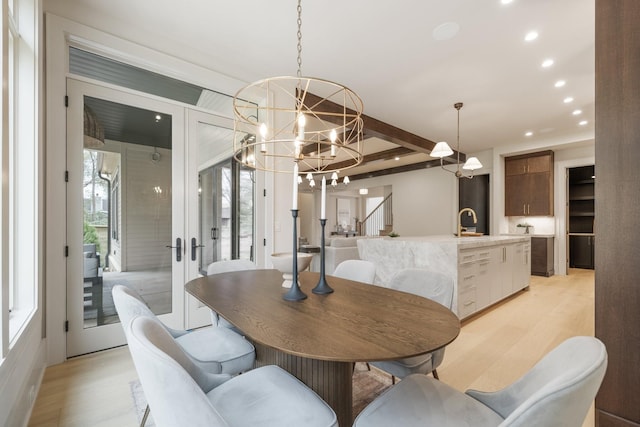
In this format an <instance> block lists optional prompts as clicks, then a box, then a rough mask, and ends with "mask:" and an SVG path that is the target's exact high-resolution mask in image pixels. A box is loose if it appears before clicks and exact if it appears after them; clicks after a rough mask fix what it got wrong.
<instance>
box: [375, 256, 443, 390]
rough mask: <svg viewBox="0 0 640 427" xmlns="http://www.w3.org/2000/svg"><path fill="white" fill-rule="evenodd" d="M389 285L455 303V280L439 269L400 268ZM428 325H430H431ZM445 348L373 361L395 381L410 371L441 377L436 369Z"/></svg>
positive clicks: (392, 287) (436, 300) (441, 302)
mask: <svg viewBox="0 0 640 427" xmlns="http://www.w3.org/2000/svg"><path fill="white" fill-rule="evenodd" d="M387 287H389V288H391V289H397V290H400V291H404V292H408V293H411V294H415V295H419V296H421V297H425V298H429V299H431V300H433V301H435V302H437V303H440V304H442V305H444V306H445V307H447V308H448V309H451V306H452V304H453V279H451V278H450V277H447V276H445V275H444V274H442V273H438V272H436V271H430V270H424V269H418V268H409V269H405V270H400V271H398V272H397V273H396V274H394V275H393V276H392V277H391V279H390V280H389V283H388V285H387ZM425 327H426V328H428V327H429V325H425ZM444 350H445V349H444V348H441V349H439V350H436V351H433V352H431V353H427V354H422V355H420V356H414V357H407V358H405V359H399V360H389V361H383V362H370V363H371V364H372V365H373V366H375V367H376V368H378V369H382V370H383V371H386V372H388V373H389V374H391V378H392V382H393V383H395V378H396V377H398V378H404V377H406V376H407V375H410V374H428V373H432V374H433V376H434V378H436V379H438V371H437V370H436V368H437V367H438V366H439V365H440V364H441V363H442V361H443V360H444Z"/></svg>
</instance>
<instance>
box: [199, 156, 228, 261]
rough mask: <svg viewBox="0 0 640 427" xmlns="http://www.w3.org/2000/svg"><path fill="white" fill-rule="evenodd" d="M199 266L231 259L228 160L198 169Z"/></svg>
mask: <svg viewBox="0 0 640 427" xmlns="http://www.w3.org/2000/svg"><path fill="white" fill-rule="evenodd" d="M198 180H199V182H200V189H199V193H200V194H199V195H200V202H199V203H200V209H199V211H200V244H201V245H202V247H201V248H200V266H199V269H200V271H202V272H206V270H207V266H208V265H209V264H211V263H212V262H214V261H221V260H228V259H232V252H231V246H232V233H231V222H232V221H231V214H232V212H231V211H232V209H231V206H232V194H231V161H229V160H227V161H225V162H223V163H222V164H219V165H216V166H212V167H210V168H207V169H205V170H203V171H201V172H200V174H199V177H198Z"/></svg>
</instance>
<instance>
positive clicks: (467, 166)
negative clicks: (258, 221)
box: [429, 102, 482, 179]
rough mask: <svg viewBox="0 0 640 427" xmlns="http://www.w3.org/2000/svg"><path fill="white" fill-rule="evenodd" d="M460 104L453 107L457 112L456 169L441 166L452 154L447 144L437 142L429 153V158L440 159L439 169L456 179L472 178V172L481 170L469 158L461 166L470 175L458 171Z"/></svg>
mask: <svg viewBox="0 0 640 427" xmlns="http://www.w3.org/2000/svg"><path fill="white" fill-rule="evenodd" d="M462 105H463V104H462V102H456V103H455V104H454V105H453V107H454V108H455V109H456V110H458V138H457V139H458V145H457V148H456V150H457V152H458V161H457V169H456V170H455V171H452V170H449V169H447V168H445V167H444V164H443V161H442V159H443V157H447V156H450V155H452V154H453V150H452V149H451V147H449V144H447V143H446V142H444V141H441V142H438V143H437V144H436V146H435V147H433V150H431V153H430V154H429V155H430V156H431V157H436V158H439V159H440V167H442V169H444V170H446V171H447V172H451V173H452V174H454V175H455V176H456V177H457V178H469V179H471V178H473V171H474V170H476V169H482V163H480V160H478V158H477V157H469V158H468V159H467V161H466V162H465V163H464V165H463V166H462V169H463V170H470V171H471V175H464V174H463V172H462V171H461V170H460V109H461V108H462Z"/></svg>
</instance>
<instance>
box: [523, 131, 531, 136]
mask: <svg viewBox="0 0 640 427" xmlns="http://www.w3.org/2000/svg"><path fill="white" fill-rule="evenodd" d="M531 135H533V132H531V131H528V132H526V133H525V134H524V136H531Z"/></svg>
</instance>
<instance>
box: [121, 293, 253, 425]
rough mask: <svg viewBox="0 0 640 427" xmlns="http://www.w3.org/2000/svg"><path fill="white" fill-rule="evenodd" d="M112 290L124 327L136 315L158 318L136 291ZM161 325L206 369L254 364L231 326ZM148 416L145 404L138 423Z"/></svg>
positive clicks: (229, 370) (225, 370) (227, 370)
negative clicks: (183, 327) (188, 327)
mask: <svg viewBox="0 0 640 427" xmlns="http://www.w3.org/2000/svg"><path fill="white" fill-rule="evenodd" d="M111 293H112V295H113V302H114V304H115V306H116V311H117V312H118V316H119V317H120V322H121V323H122V326H123V328H124V327H125V326H126V325H127V323H128V322H130V321H131V319H133V317H135V316H145V317H149V318H153V319H157V318H156V315H155V314H154V313H153V312H152V311H151V309H149V307H148V306H147V304H146V303H145V302H144V301H143V300H142V298H141V297H140V295H139V294H138V293H137V292H136V291H134V290H132V289H130V288H127V287H126V286H122V285H116V286H114V287H113V289H112V291H111ZM158 322H160V321H159V320H158ZM161 324H162V323H161ZM162 325H163V327H164V328H165V329H166V331H167V332H168V333H169V334H170V336H171V337H173V339H175V341H176V342H177V343H178V344H179V345H180V347H181V348H183V349H184V351H185V352H186V353H187V354H188V355H189V356H190V357H191V358H192V359H193V361H194V363H196V364H197V365H198V366H200V368H201V369H203V370H204V371H206V372H209V373H212V374H231V375H233V374H238V373H240V372H244V371H247V370H249V369H251V368H252V367H253V362H254V360H255V348H254V347H253V344H251V343H250V342H249V341H247V340H246V339H244V338H243V337H242V336H240V335H238V334H237V333H235V332H233V331H232V330H230V329H227V328H212V327H208V328H202V329H196V330H193V331H183V330H177V329H173V328H170V327H168V326H166V325H164V324H162ZM148 415H149V407H148V406H147V408H146V409H145V414H144V416H143V419H142V423H141V424H140V425H141V426H144V424H145V422H146V419H147V416H148Z"/></svg>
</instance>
